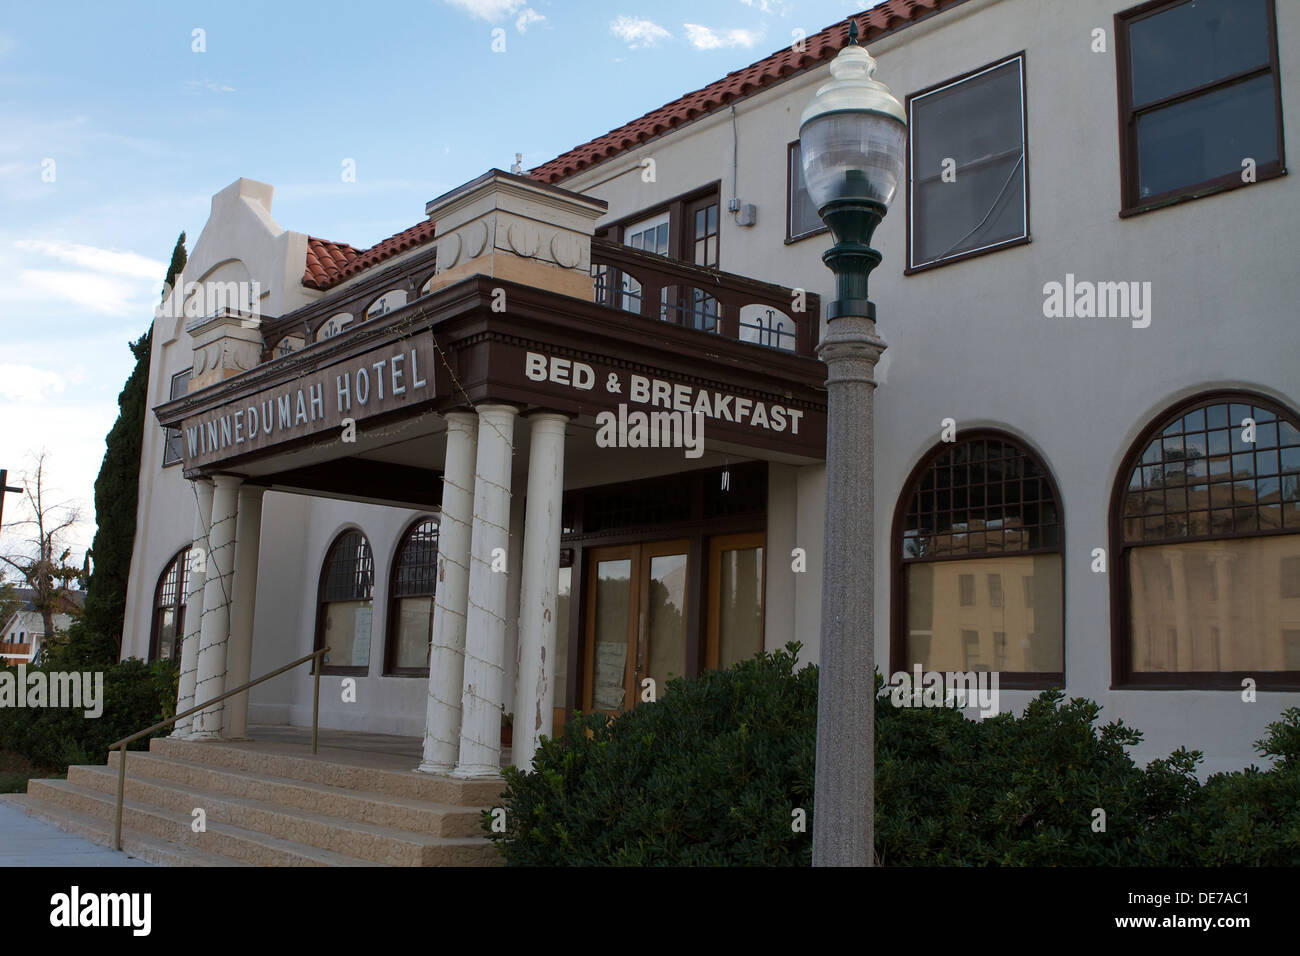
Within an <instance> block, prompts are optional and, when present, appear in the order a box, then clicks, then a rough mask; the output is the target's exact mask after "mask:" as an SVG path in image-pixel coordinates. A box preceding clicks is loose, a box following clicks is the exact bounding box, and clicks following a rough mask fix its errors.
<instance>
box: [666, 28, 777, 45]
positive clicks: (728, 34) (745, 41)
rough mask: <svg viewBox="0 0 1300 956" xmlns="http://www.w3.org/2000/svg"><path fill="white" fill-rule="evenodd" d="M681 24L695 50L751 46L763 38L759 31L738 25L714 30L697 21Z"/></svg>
mask: <svg viewBox="0 0 1300 956" xmlns="http://www.w3.org/2000/svg"><path fill="white" fill-rule="evenodd" d="M682 26H683V27H685V28H686V39H687V40H689V41H690V44H691V46H693V47H695V49H697V50H719V49H721V48H723V47H729V46H743V47H752V46H753V45H754V44H755V43H757V42H758V41H759V40H761V39H763V34H762V32H761V31H754V30H746V29H744V28H740V27H738V28H736V29H734V30H722V31H717V32H715V31H713V30H710V29H709V28H708V27H702V26H700V25H699V24H698V23H683V24H682Z"/></svg>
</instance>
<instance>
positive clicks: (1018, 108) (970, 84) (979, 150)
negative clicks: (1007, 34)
mask: <svg viewBox="0 0 1300 956" xmlns="http://www.w3.org/2000/svg"><path fill="white" fill-rule="evenodd" d="M1024 66H1025V57H1024V54H1023V53H1020V54H1017V55H1015V56H1013V57H1010V58H1008V59H1006V60H1003V61H1001V62H998V63H995V64H993V65H991V66H986V67H983V68H981V69H979V70H976V71H975V72H973V73H970V74H968V75H966V76H963V77H959V78H958V79H955V80H951V81H948V82H945V83H943V84H941V85H939V86H936V87H933V88H932V89H929V90H925V91H923V92H921V93H916V94H914V95H912V96H910V97H908V100H907V113H908V125H909V128H910V136H909V137H908V238H909V241H908V267H909V269H920V268H924V267H928V266H934V265H939V264H941V263H945V262H951V261H954V260H957V259H963V258H968V257H970V256H973V255H978V254H979V253H983V252H990V251H992V250H994V249H1000V248H1003V247H1005V246H1009V245H1015V244H1018V243H1022V242H1026V241H1028V238H1029V179H1028V175H1027V171H1026V165H1027V162H1026V148H1025V144H1026V126H1025V79H1024V77H1025V73H1024Z"/></svg>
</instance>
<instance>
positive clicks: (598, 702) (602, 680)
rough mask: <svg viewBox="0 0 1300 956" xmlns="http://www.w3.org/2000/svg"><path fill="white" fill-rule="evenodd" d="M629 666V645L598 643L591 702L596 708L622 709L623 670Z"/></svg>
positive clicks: (623, 691) (611, 642) (610, 642)
mask: <svg viewBox="0 0 1300 956" xmlns="http://www.w3.org/2000/svg"><path fill="white" fill-rule="evenodd" d="M626 666H627V645H626V644H621V643H615V642H613V641H609V642H606V641H601V642H599V643H597V644H596V667H595V673H594V674H593V675H592V688H591V704H592V708H593V709H594V710H622V709H623V695H624V693H625V690H624V687H623V672H624V670H625V668H626Z"/></svg>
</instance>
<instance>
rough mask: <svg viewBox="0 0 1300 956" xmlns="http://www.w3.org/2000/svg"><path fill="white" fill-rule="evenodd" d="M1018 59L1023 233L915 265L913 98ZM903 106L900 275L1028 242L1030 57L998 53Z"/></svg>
mask: <svg viewBox="0 0 1300 956" xmlns="http://www.w3.org/2000/svg"><path fill="white" fill-rule="evenodd" d="M1016 60H1018V61H1019V63H1020V140H1021V143H1022V144H1023V146H1024V160H1023V162H1022V172H1023V176H1024V199H1025V216H1024V223H1025V228H1024V235H1023V236H1017V237H1015V238H1012V239H1004V240H1002V241H1001V242H996V243H993V244H992V245H989V246H985V247H983V248H981V249H971V250H969V251H968V252H960V253H957V254H956V255H951V256H947V257H945V258H942V259H936V260H934V261H931V262H924V263H921V264H920V265H914V264H913V262H912V201H913V197H912V141H913V135H914V133H913V125H912V101H913V100H916V99H918V98H920V97H923V96H928V95H930V94H932V93H936V92H938V91H939V90H942V89H946V88H947V87H950V86H955V85H957V84H958V83H964V82H966V81H967V80H970V79H972V78H974V77H976V76H978V75H980V74H982V73H986V72H988V71H990V70H995V69H997V68H999V67H1001V66H1005V65H1006V64H1007V63H1011V62H1013V61H1016ZM904 109H905V111H906V113H907V169H906V170H905V171H904V174H903V186H904V195H905V196H906V199H907V205H906V209H905V213H906V215H905V216H904V217H903V220H904V236H905V240H904V241H905V246H906V256H907V261H906V265H905V267H904V269H903V275H905V276H910V275H915V274H916V273H920V272H928V271H929V270H931V269H939V268H942V267H943V266H947V265H951V264H952V263H954V262H965V261H966V260H967V259H975V258H978V257H979V256H986V255H988V254H990V253H993V252H1001V251H1002V250H1003V249H1011V248H1014V247H1015V246H1025V245H1028V244H1029V243H1030V242H1031V241H1032V239H1033V230H1032V229H1031V228H1030V225H1029V224H1030V222H1031V216H1030V189H1029V57H1028V54H1027V53H1026V51H1025V50H1020V51H1018V52H1016V53H1012V54H1009V55H1007V56H1004V57H1000V58H998V59H996V60H993V61H991V62H989V63H986V64H984V65H983V66H980V67H976V68H975V69H973V70H968V71H967V72H965V73H962V74H961V75H960V76H955V77H952V78H951V79H947V80H944V81H943V82H941V83H935V84H933V85H932V86H928V87H926V88H925V89H923V90H917V91H916V92H915V93H910V94H908V96H907V98H906V100H905V101H904Z"/></svg>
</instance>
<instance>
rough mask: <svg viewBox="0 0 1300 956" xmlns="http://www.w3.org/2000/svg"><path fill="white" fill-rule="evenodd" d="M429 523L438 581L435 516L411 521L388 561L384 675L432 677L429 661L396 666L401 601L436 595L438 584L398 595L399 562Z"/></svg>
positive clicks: (431, 634)
mask: <svg viewBox="0 0 1300 956" xmlns="http://www.w3.org/2000/svg"><path fill="white" fill-rule="evenodd" d="M426 524H432V525H433V529H434V530H433V541H434V546H433V577H434V580H435V581H436V579H437V574H438V541H439V534H440V531H441V527H440V525H439V522H438V519H437V517H436V516H434V515H431V514H429V515H421V516H420V517H418V518H416V519H414V520H413V521H411V523H410V524H408V525H407V526H406V530H405V531H403V532H402V534H401V536H400V537H399V538H398V539H397V547H396V548H395V549H394V551H393V559H392V561H390V562H389V569H390V570H389V573H388V621H387V624H386V626H385V628H384V631H385V634H384V676H385V677H425V678H427V677H428V676H429V665H428V663H427V662H426V663H425V666H424V667H399V666H397V645H398V641H397V638H398V628H399V626H400V624H401V613H400V610H401V602H402V600H403V599H404V598H410V597H429V598H435V595H436V585H435V589H434V590H433V591H428V592H423V591H422V592H420V593H419V594H415V593H410V594H398V593H397V591H398V586H399V584H400V582H399V574H398V570H399V565H400V564H401V563H402V559H403V557H404V554H405V551H406V549H407V547H408V546H409V545H410V544H411V542H412V539H413V535H414V534H415V533H416V532H417V531H418V530H420V529H421V528H422V527H424V526H425V525H426ZM429 639H430V641H431V642H432V640H433V608H432V607H430V609H429Z"/></svg>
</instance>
